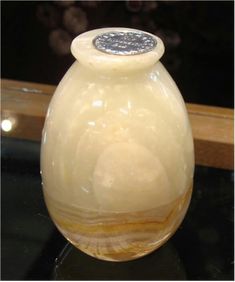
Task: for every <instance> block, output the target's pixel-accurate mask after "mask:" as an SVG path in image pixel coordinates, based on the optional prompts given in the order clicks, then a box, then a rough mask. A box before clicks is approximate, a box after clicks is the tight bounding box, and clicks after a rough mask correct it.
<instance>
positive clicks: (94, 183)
mask: <svg viewBox="0 0 235 282" xmlns="http://www.w3.org/2000/svg"><path fill="white" fill-rule="evenodd" d="M104 33H105V34H104ZM71 49H72V53H73V55H74V56H75V57H76V59H77V60H78V61H76V62H75V63H74V64H73V65H72V67H71V68H70V69H69V70H68V72H67V73H66V75H65V76H64V78H63V80H62V81H61V83H60V84H59V86H58V88H57V90H56V92H55V94H54V96H53V98H52V101H51V103H50V106H49V109H48V113H47V117H46V123H45V127H44V132H43V138H42V151H41V168H42V178H43V188H44V189H43V190H44V196H45V200H46V203H47V207H48V210H49V212H50V215H51V217H52V219H53V221H54V222H55V224H56V226H57V227H58V229H59V230H60V231H61V233H62V234H63V235H64V236H65V237H66V238H67V239H68V240H69V241H70V242H72V243H73V244H74V245H75V246H76V247H78V248H79V249H81V250H82V251H84V252H86V253H87V254H90V255H92V256H94V257H97V258H101V259H104V260H113V261H124V260H131V259H134V258H138V257H141V256H143V255H145V254H148V253H150V252H151V251H153V250H155V249H156V248H158V247H159V246H161V245H162V244H163V243H164V242H165V241H166V240H167V239H168V238H169V237H170V236H171V235H172V234H173V232H174V231H175V230H176V229H177V227H178V226H179V224H180V222H181V221H182V219H183V217H184V215H185V212H186V210H187V207H188V204H189V201H190V196H191V190H192V179H193V171H194V154H193V141H192V134H191V128H190V124H189V121H188V117H187V112H186V109H185V105H184V102H183V100H182V97H181V95H180V92H179V90H178V88H177V87H176V85H175V83H174V81H173V80H172V79H171V77H170V76H169V74H168V73H167V71H166V70H165V68H164V67H163V66H162V64H161V63H160V62H159V59H160V57H161V56H162V54H163V52H164V46H163V43H162V41H161V40H160V39H159V38H158V37H155V36H153V35H150V34H148V33H143V32H140V31H137V30H133V29H125V28H106V29H98V30H93V31H89V32H87V33H84V34H82V35H80V36H78V37H77V38H75V40H74V41H73V43H72V47H71Z"/></svg>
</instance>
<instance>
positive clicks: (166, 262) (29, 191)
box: [1, 137, 234, 280]
mask: <svg viewBox="0 0 235 282" xmlns="http://www.w3.org/2000/svg"><path fill="white" fill-rule="evenodd" d="M39 156H40V143H39V142H32V141H23V140H20V139H13V138H7V137H2V156H1V157H2V279H3V280H28V279H29V280H50V279H58V280H106V279H108V280H140V279H143V280H233V277H234V276H233V275H234V273H233V271H234V265H233V264H234V261H233V259H234V256H233V250H234V234H233V231H234V228H233V215H234V210H233V201H234V189H233V186H234V183H233V176H234V175H233V171H229V170H221V169H214V168H209V167H202V166H196V171H195V179H194V190H193V196H192V201H191V204H190V208H189V210H188V213H187V215H186V217H185V219H184V221H183V223H182V224H181V226H180V228H179V229H178V230H177V232H176V233H175V235H174V236H173V237H172V238H171V239H170V240H169V241H168V242H167V243H166V244H165V245H164V246H162V247H161V248H160V249H158V250H157V251H155V252H153V253H152V254H150V255H148V256H146V257H143V258H141V259H138V260H135V261H130V262H122V263H115V262H114V263H113V262H105V261H100V260H97V259H95V258H92V257H89V256H87V255H86V254H83V253H82V252H80V251H79V250H77V249H75V248H74V247H73V246H71V245H70V244H69V243H67V241H66V240H65V239H64V238H63V237H62V235H60V233H59V232H58V231H57V229H56V228H55V226H54V224H53V223H52V221H51V219H50V217H49V215H48V212H47V209H46V206H45V204H44V200H43V195H42V187H41V177H40V163H39Z"/></svg>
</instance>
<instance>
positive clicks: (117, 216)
mask: <svg viewBox="0 0 235 282" xmlns="http://www.w3.org/2000/svg"><path fill="white" fill-rule="evenodd" d="M191 193H192V188H189V189H187V191H186V192H185V193H184V194H183V195H181V196H179V197H178V199H176V200H175V201H174V202H171V203H169V204H168V205H165V206H161V207H157V208H155V209H151V210H148V211H137V212H132V213H111V212H103V211H102V212H99V211H89V210H85V209H82V208H77V207H76V208H75V207H72V206H68V205H66V204H64V203H63V202H58V201H56V200H55V199H53V198H51V197H50V196H49V195H48V194H47V193H45V191H44V196H45V200H46V204H47V207H48V210H49V213H50V216H51V218H52V219H53V221H54V223H55V224H56V226H57V228H58V229H59V230H60V232H61V233H62V234H63V235H64V236H65V237H66V238H67V240H68V241H70V242H71V243H72V244H73V245H75V246H76V247H77V248H79V249H80V250H82V251H83V252H85V253H87V254H89V255H91V256H94V257H97V258H100V259H103V260H112V261H125V260H132V259H136V258H138V257H141V256H144V255H146V254H148V253H150V252H152V251H154V250H156V249H157V248H159V247H160V246H161V245H162V244H164V242H165V241H166V240H168V239H169V238H170V237H171V236H172V235H173V234H174V232H175V231H176V229H177V228H178V226H179V225H180V223H181V221H182V220H183V218H184V216H185V213H186V211H187V208H188V205H189V202H190V198H191Z"/></svg>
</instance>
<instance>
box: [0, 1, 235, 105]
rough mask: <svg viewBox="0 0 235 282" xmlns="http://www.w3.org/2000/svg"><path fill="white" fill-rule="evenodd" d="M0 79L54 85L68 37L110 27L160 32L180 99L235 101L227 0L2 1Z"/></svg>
mask: <svg viewBox="0 0 235 282" xmlns="http://www.w3.org/2000/svg"><path fill="white" fill-rule="evenodd" d="M1 9H2V73H1V76H2V78H8V79H16V80H24V81H32V82H41V83H48V84H58V82H59V81H60V80H61V78H62V77H63V75H64V73H65V72H66V70H67V69H68V68H69V66H70V65H71V64H72V62H73V61H74V58H73V57H72V55H71V54H70V51H69V46H70V44H71V40H72V39H73V38H74V37H75V36H77V35H78V34H80V33H81V32H84V31H87V30H90V29H94V28H100V27H110V26H124V27H132V28H137V29H142V30H145V31H148V32H151V33H154V34H156V35H158V36H160V37H161V38H162V39H163V41H164V43H165V46H166V51H165V55H164V56H163V58H162V62H163V64H164V65H165V67H166V68H167V69H168V71H169V72H170V74H171V75H172V77H173V78H174V80H175V81H176V83H177V84H178V86H179V88H180V90H181V92H182V95H183V97H184V99H185V101H186V102H191V103H200V104H208V105H215V106H223V107H230V108H233V78H234V72H233V62H234V58H233V55H234V53H233V48H234V46H233V44H234V39H233V34H234V33H233V32H234V30H233V28H234V27H233V17H234V3H233V1H214V2H213V1H208V2H207V1H188V2H187V1H186V2H185V1H184V2H178V1H67V2H59V1H48V2H45V1H41V2H40V1H35V2H30V1H28V2H26V1H23V2H6V1H3V2H1Z"/></svg>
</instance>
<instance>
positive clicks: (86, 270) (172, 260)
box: [53, 242, 187, 281]
mask: <svg viewBox="0 0 235 282" xmlns="http://www.w3.org/2000/svg"><path fill="white" fill-rule="evenodd" d="M91 269H92V271H91ZM53 278H54V279H55V280H89V281H93V280H136V281H137V280H154V281H155V280H186V279H187V276H186V272H185V268H184V264H183V261H182V260H181V259H180V256H179V254H178V252H177V249H176V248H174V245H173V244H171V243H170V242H168V243H166V244H165V245H164V246H162V248H160V249H159V250H158V251H157V252H154V253H152V254H151V255H149V256H147V257H144V258H141V259H138V260H133V261H128V262H124V263H121V264H119V263H115V262H107V261H99V263H97V260H94V259H92V258H91V257H88V256H86V255H85V254H83V253H82V252H79V251H77V249H76V248H74V247H73V246H71V245H70V244H67V245H66V246H65V247H64V249H63V250H62V252H61V253H60V255H59V257H58V258H57V259H56V264H55V268H54V277H53Z"/></svg>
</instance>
